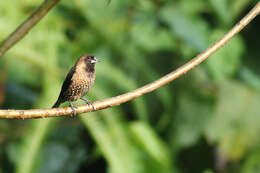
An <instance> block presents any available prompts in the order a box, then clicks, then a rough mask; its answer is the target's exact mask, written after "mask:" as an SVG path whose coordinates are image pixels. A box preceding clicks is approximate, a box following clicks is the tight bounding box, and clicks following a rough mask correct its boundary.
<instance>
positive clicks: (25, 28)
mask: <svg viewBox="0 0 260 173" xmlns="http://www.w3.org/2000/svg"><path fill="white" fill-rule="evenodd" d="M59 1H60V0H45V1H44V2H43V3H42V4H41V5H40V7H39V8H38V9H37V10H36V11H35V12H34V13H33V14H32V15H31V16H30V17H28V19H26V20H25V21H24V22H23V23H22V24H21V25H20V26H19V27H18V28H16V30H15V31H14V32H13V33H11V34H10V35H9V36H8V37H7V38H6V39H5V40H4V41H2V42H1V43H0V57H1V56H3V55H4V54H5V52H6V51H7V50H8V49H10V48H11V47H12V46H14V45H15V44H16V43H17V42H18V41H20V40H21V39H22V38H23V37H24V36H25V35H26V34H27V33H28V32H29V31H30V29H32V27H34V25H36V24H37V23H38V22H39V21H40V20H41V19H42V18H43V17H44V16H45V15H46V14H47V13H48V11H49V10H50V9H51V8H52V7H54V6H55V5H56V4H57V3H58V2H59Z"/></svg>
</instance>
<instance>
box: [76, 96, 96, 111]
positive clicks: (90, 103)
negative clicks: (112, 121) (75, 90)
mask: <svg viewBox="0 0 260 173" xmlns="http://www.w3.org/2000/svg"><path fill="white" fill-rule="evenodd" d="M80 99H81V100H84V101H85V102H86V104H88V105H91V106H92V107H93V109H94V110H96V109H97V108H96V106H95V105H93V104H92V102H91V101H89V100H88V99H86V98H83V97H82V98H80Z"/></svg>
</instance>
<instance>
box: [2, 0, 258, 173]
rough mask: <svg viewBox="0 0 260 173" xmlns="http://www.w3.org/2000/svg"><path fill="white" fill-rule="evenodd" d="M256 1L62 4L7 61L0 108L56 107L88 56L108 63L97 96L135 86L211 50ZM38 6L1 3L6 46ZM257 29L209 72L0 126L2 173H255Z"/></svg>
mask: <svg viewBox="0 0 260 173" xmlns="http://www.w3.org/2000/svg"><path fill="white" fill-rule="evenodd" d="M256 2H257V0H251V1H250V0H218V1H216V0H196V1H194V0H112V1H111V3H110V4H109V5H108V6H107V5H106V4H107V1H106V0H71V1H68V0H63V1H61V2H60V3H59V4H58V5H57V6H56V7H55V8H54V9H53V10H52V11H51V12H50V13H49V14H48V15H47V17H46V18H44V19H43V20H42V21H41V22H40V23H39V24H38V25H37V26H36V27H35V28H34V29H33V30H32V31H31V32H30V33H29V34H28V35H27V36H26V37H25V38H24V39H23V40H22V41H21V42H19V43H18V44H17V45H16V46H15V47H13V48H12V49H11V50H10V51H8V53H7V54H6V55H5V56H4V57H1V58H0V105H1V108H3V109H4V108H15V109H30V108H49V107H51V106H52V104H53V103H54V102H55V100H56V99H57V97H58V94H59V91H60V87H61V84H62V81H63V79H64V78H65V75H66V73H67V71H68V70H69V68H70V67H71V66H72V65H73V64H74V62H75V61H76V59H77V58H78V57H79V56H80V55H82V54H84V53H92V54H94V55H96V56H97V57H99V58H100V59H101V60H102V62H101V63H98V64H97V67H96V70H97V79H96V84H95V87H94V88H93V89H92V90H91V92H90V93H89V94H88V98H89V99H90V100H92V101H94V100H100V99H104V98H108V97H112V96H116V95H119V94H122V93H124V92H126V91H129V90H132V89H135V88H137V87H139V86H142V85H144V84H146V83H149V82H151V81H153V80H155V79H157V78H158V77H160V76H163V75H165V74H166V73H168V72H170V71H172V70H173V69H176V68H177V67H178V66H180V65H182V64H184V63H185V62H186V61H188V60H189V59H191V58H192V57H193V56H195V55H196V54H198V53H199V52H201V51H203V50H205V49H206V48H207V47H208V46H209V45H210V44H212V43H213V42H214V41H216V40H217V39H219V38H221V37H222V36H223V34H224V33H225V32H227V31H228V30H229V29H230V28H231V27H232V26H233V25H234V24H235V23H236V22H237V21H238V20H239V19H240V18H241V17H242V16H244V15H245V14H246V13H247V11H248V10H249V9H250V8H251V7H252V6H253V5H254V4H255V3H256ZM40 3H41V1H35V0H23V1H19V0H10V1H3V0H2V1H0V40H3V39H4V38H6V36H7V35H8V34H10V32H11V31H13V30H14V29H15V28H16V27H17V26H18V24H20V23H21V22H22V21H23V20H24V19H25V18H26V17H28V15H30V14H31V13H32V12H33V10H35V8H36V7H37V6H38V5H39V4H40ZM259 29H260V21H259V17H258V18H257V20H255V21H253V22H252V23H251V24H250V25H249V26H248V27H247V28H246V29H245V30H244V31H243V32H242V33H241V34H239V35H237V36H236V37H235V38H234V39H233V40H232V41H231V42H229V43H228V44H227V46H225V47H224V48H222V49H221V50H220V51H218V52H217V53H216V54H214V55H213V56H212V57H210V59H209V60H207V61H206V62H205V63H203V64H202V65H201V66H199V67H197V68H196V69H194V70H193V71H191V72H190V73H188V74H187V75H185V76H183V77H182V78H181V79H178V80H176V81H174V82H173V83H171V84H170V85H167V86H164V87H162V88H160V89H158V90H157V91H155V92H153V93H150V94H148V95H145V96H143V97H140V98H138V99H136V100H134V101H131V102H129V103H127V104H124V105H121V106H118V107H114V108H110V109H106V110H102V111H97V112H93V113H87V114H85V115H81V116H77V117H75V118H71V117H60V118H49V119H38V120H1V121H0V173H6V172H7V173H9V172H16V173H36V172H37V173H45V172H48V173H61V172H62V173H75V172H87V171H88V172H111V173H122V172H124V173H145V172H147V173H148V172H149V173H150V172H154V173H157V172H158V173H159V172H163V173H168V172H171V173H191V172H192V173H213V172H221V173H222V172H223V173H225V172H228V173H239V172H241V173H257V172H259V171H260V138H259V133H260V116H259V105H260V92H259V91H260V77H259V75H260V70H259V65H260V61H259V56H260V51H259V40H260V33H259ZM77 104H83V102H81V101H79V102H78V103H77ZM65 105H66V104H64V106H65Z"/></svg>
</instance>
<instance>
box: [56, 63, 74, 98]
mask: <svg viewBox="0 0 260 173" xmlns="http://www.w3.org/2000/svg"><path fill="white" fill-rule="evenodd" d="M74 72H75V67H72V68H71V69H70V71H69V73H68V74H67V76H66V79H65V80H64V82H63V84H62V88H61V92H60V96H59V99H61V98H63V95H62V94H64V93H66V91H67V90H68V89H69V86H70V85H71V82H72V80H71V79H72V77H73V74H74Z"/></svg>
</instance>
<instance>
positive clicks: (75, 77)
mask: <svg viewBox="0 0 260 173" xmlns="http://www.w3.org/2000/svg"><path fill="white" fill-rule="evenodd" d="M96 62H98V59H97V58H96V57H94V56H92V55H89V54H86V55H83V56H81V57H80V58H79V59H78V61H77V62H76V64H75V65H74V66H73V67H72V68H71V69H70V71H69V73H68V75H67V77H66V79H65V80H64V82H63V85H62V88H61V92H60V95H59V98H58V100H57V102H56V103H55V104H54V105H53V108H55V107H59V105H60V104H61V103H63V102H66V101H69V102H70V103H71V102H74V101H76V100H78V99H80V98H82V97H83V96H84V95H86V94H87V92H88V91H89V89H90V88H91V87H92V86H93V84H94V81H95V78H96V73H95V63H96Z"/></svg>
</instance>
